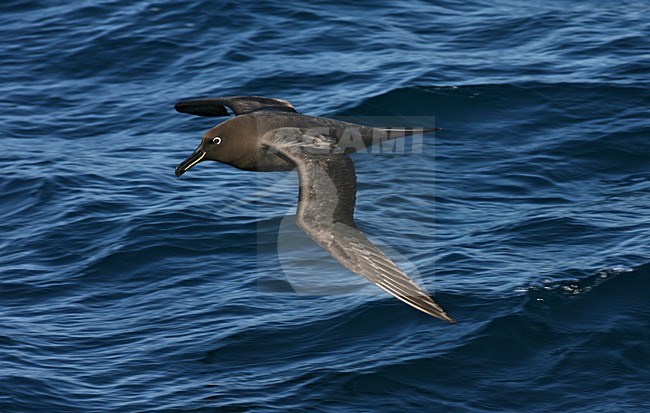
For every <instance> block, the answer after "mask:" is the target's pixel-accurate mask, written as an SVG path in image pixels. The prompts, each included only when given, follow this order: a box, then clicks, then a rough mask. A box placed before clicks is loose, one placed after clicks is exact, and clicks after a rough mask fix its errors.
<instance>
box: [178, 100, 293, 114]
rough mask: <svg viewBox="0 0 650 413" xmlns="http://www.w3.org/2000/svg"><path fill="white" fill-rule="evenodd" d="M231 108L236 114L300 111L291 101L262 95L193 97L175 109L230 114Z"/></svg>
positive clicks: (189, 111) (182, 111)
mask: <svg viewBox="0 0 650 413" xmlns="http://www.w3.org/2000/svg"><path fill="white" fill-rule="evenodd" d="M226 107H228V108H230V110H232V112H233V113H234V114H235V115H244V114H246V113H251V112H257V111H260V110H264V111H275V112H294V113H298V111H297V110H296V109H295V108H294V107H293V105H292V104H291V103H289V102H288V101H286V100H282V99H273V98H265V97H261V96H226V97H221V98H206V99H192V100H184V101H181V102H178V103H177V104H176V105H174V109H176V111H178V112H181V113H189V114H191V115H197V116H229V115H230V114H229V113H228V109H226Z"/></svg>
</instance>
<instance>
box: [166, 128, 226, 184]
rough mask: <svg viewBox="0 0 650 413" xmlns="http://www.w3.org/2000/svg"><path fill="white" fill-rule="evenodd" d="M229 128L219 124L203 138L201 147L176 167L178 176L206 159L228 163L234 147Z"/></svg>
mask: <svg viewBox="0 0 650 413" xmlns="http://www.w3.org/2000/svg"><path fill="white" fill-rule="evenodd" d="M228 135H229V134H228V131H227V128H223V127H222V125H217V126H215V127H214V128H212V129H210V130H209V131H207V132H206V133H205V134H204V135H203V137H202V138H201V143H200V144H199V147H198V148H196V150H195V151H194V152H193V153H192V154H191V155H190V156H189V157H188V158H187V159H185V160H184V161H183V162H181V163H180V164H178V166H177V167H176V176H181V175H183V174H184V173H185V172H187V171H189V170H190V168H192V167H193V166H194V165H196V164H197V163H199V162H201V161H204V160H211V161H218V162H224V163H228V159H229V154H230V149H231V147H232V145H231V142H230V139H229V138H228Z"/></svg>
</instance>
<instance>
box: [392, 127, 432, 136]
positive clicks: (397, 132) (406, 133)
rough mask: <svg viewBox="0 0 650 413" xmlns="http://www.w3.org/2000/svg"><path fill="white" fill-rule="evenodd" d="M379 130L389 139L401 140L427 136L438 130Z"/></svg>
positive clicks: (413, 128)
mask: <svg viewBox="0 0 650 413" xmlns="http://www.w3.org/2000/svg"><path fill="white" fill-rule="evenodd" d="M381 130H382V131H383V132H384V133H386V134H388V138H389V139H396V138H402V137H404V136H411V135H415V134H427V133H432V132H435V131H437V130H440V128H419V127H407V128H402V127H398V128H381Z"/></svg>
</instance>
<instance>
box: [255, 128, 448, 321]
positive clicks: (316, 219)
mask: <svg viewBox="0 0 650 413" xmlns="http://www.w3.org/2000/svg"><path fill="white" fill-rule="evenodd" d="M307 133H309V132H308V131H307V130H303V129H299V128H280V129H276V130H273V131H271V132H268V133H267V134H266V135H265V136H264V137H263V140H264V145H265V146H266V147H268V148H269V150H271V151H276V152H277V153H278V154H279V155H281V156H283V157H284V158H286V159H289V160H290V161H292V162H293V163H295V164H296V166H297V169H298V176H299V180H300V192H299V200H298V213H297V216H296V221H297V223H298V225H299V226H300V227H301V228H302V229H303V230H304V231H305V232H306V233H307V234H308V235H309V236H310V237H311V238H313V239H314V241H316V242H317V243H318V244H319V245H320V246H321V247H323V248H324V249H325V250H326V251H327V252H329V253H330V255H332V256H333V257H334V258H335V259H336V260H338V261H339V262H340V263H341V264H342V265H343V266H344V267H346V268H348V269H349V270H351V271H353V272H355V273H357V274H359V275H361V276H362V277H364V278H366V279H368V280H369V281H370V282H372V283H373V284H375V285H376V286H378V287H379V288H381V289H382V290H384V291H386V292H388V293H389V294H392V295H393V296H395V297H396V298H398V299H399V300H401V301H403V302H405V303H406V304H409V305H411V306H413V307H415V308H417V309H418V310H421V311H423V312H425V313H427V314H430V315H432V316H434V317H438V318H440V319H442V320H446V321H449V322H452V323H455V321H454V319H453V318H451V317H450V316H449V315H447V313H446V312H445V311H444V310H443V309H442V308H441V307H440V306H439V305H438V304H436V303H435V302H434V301H433V300H432V299H431V297H430V296H429V295H428V294H427V293H426V292H425V291H424V290H423V289H422V288H421V287H419V286H418V285H417V284H416V283H415V282H414V281H413V280H411V278H409V276H408V275H406V274H405V273H404V272H403V271H402V270H400V269H399V267H398V266H397V265H396V264H395V263H394V262H393V261H392V260H391V259H390V258H388V257H387V256H386V255H385V254H384V253H382V252H381V251H380V250H379V248H377V247H376V246H375V245H374V244H373V243H372V242H371V241H370V240H368V238H367V237H366V236H365V234H364V233H363V232H361V231H360V230H359V229H357V228H356V225H355V223H354V205H355V202H356V175H355V170H354V164H353V163H352V160H351V159H350V157H349V156H348V155H346V154H344V153H343V152H342V151H340V150H339V149H338V148H337V146H336V142H335V139H333V138H330V137H328V136H323V135H317V136H305V135H306V134H307Z"/></svg>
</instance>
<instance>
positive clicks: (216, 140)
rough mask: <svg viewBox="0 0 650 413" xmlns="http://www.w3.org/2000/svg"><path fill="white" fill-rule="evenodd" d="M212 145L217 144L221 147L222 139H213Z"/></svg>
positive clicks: (216, 137)
mask: <svg viewBox="0 0 650 413" xmlns="http://www.w3.org/2000/svg"><path fill="white" fill-rule="evenodd" d="M212 143H216V144H217V145H219V144H220V143H221V138H220V137H218V136H215V137H214V138H212Z"/></svg>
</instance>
